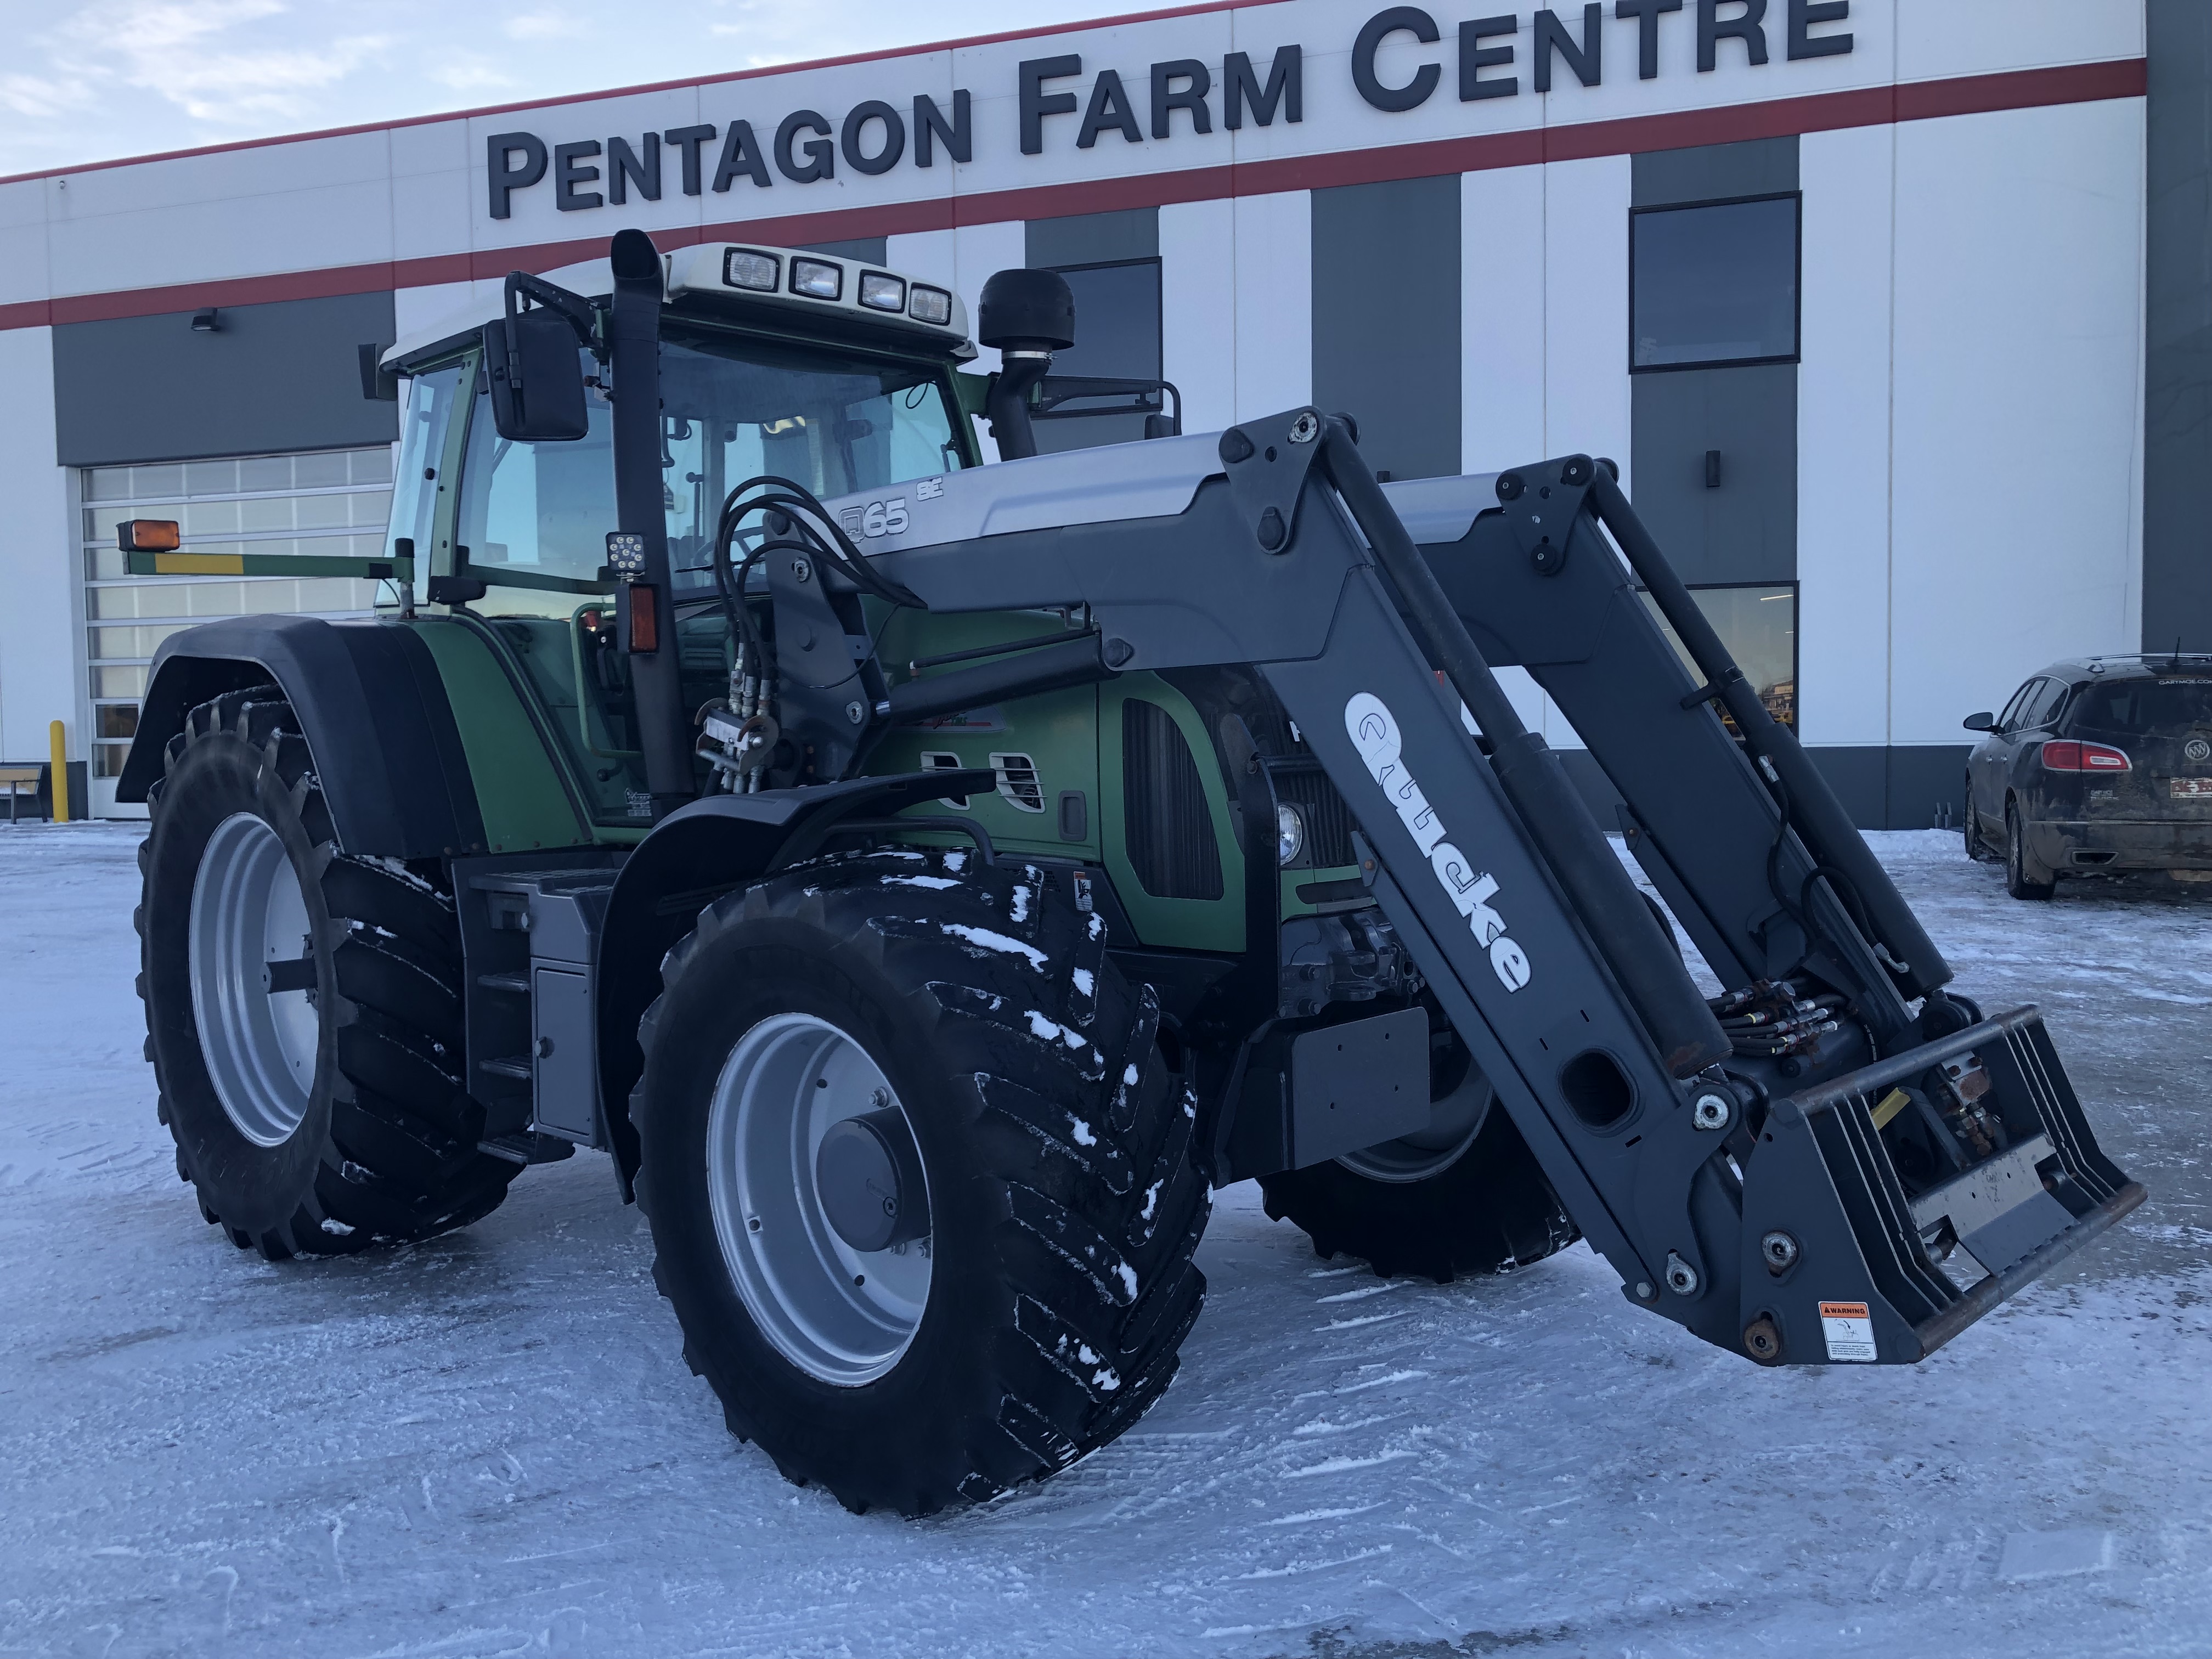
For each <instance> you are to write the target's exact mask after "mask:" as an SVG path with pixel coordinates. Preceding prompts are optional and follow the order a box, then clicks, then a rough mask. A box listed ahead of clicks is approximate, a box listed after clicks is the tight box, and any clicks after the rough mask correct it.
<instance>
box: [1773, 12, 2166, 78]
mask: <svg viewBox="0 0 2212 1659" xmlns="http://www.w3.org/2000/svg"><path fill="white" fill-rule="evenodd" d="M1864 3H1865V0H1860V5H1863V4H1864ZM1893 3H1894V4H1895V6H1896V8H1897V78H1898V79H1899V80H1900V81H1928V80H1933V79H1935V78H1936V77H1937V76H1947V75H1992V74H2001V73H2002V72H2004V71H2006V70H2026V69H2046V68H2049V67H2051V66H2052V65H2054V64H2086V63H2093V62H2095V61H2097V60H2098V59H2100V58H2139V57H2141V56H2142V50H2143V0H1893ZM2190 3H2201V0H2190ZM1860 5H1855V6H1853V7H1852V9H1851V10H1852V14H1853V21H1854V22H1856V21H1857V13H1858V11H1859V9H1860ZM1776 9H1777V10H1779V9H1780V8H1776ZM1854 55H1856V54H1854Z"/></svg>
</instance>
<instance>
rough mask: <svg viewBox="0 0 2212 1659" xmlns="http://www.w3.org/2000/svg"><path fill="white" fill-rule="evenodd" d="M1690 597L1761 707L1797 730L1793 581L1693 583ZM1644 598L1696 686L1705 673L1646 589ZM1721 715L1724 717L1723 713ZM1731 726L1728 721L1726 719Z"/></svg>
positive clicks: (1794, 595) (1779, 720)
mask: <svg viewBox="0 0 2212 1659" xmlns="http://www.w3.org/2000/svg"><path fill="white" fill-rule="evenodd" d="M1690 597H1691V599H1693V600H1695V601H1696V602H1697V606H1698V609H1699V610H1700V611H1703V612H1705V620H1706V621H1707V622H1708V623H1711V624H1712V629H1713V632H1715V633H1716V634H1717V635H1720V636H1721V645H1722V647H1723V648H1724V649H1725V650H1726V651H1727V652H1728V653H1729V656H1730V657H1732V658H1734V659H1735V665H1736V666H1737V667H1739V668H1741V669H1742V670H1743V677H1744V678H1746V679H1747V680H1749V681H1750V682H1751V684H1752V685H1753V687H1754V688H1756V690H1758V692H1759V702H1763V703H1765V705H1766V712H1767V713H1768V714H1771V715H1773V716H1774V718H1775V720H1777V721H1778V722H1779V723H1780V724H1782V725H1784V726H1788V727H1789V728H1790V730H1791V731H1792V732H1795V731H1796V729H1797V586H1796V583H1794V582H1790V583H1773V582H1763V583H1745V584H1737V585H1731V586H1723V587H1693V588H1692V589H1691V590H1690ZM1644 604H1645V605H1649V606H1650V610H1651V619H1652V621H1654V622H1656V623H1658V624H1659V631H1660V632H1661V633H1662V634H1664V635H1666V636H1667V643H1668V644H1669V645H1671V646H1673V647H1674V654H1675V655H1677V656H1679V657H1680V658H1681V659H1682V666H1683V668H1684V669H1685V670H1686V671H1687V672H1688V674H1689V676H1690V678H1691V680H1692V682H1693V683H1694V684H1699V685H1702V684H1705V675H1704V674H1703V673H1702V672H1701V671H1699V668H1698V665H1696V664H1695V663H1693V662H1692V661H1691V660H1690V653H1689V652H1687V651H1686V650H1685V649H1684V648H1683V646H1682V641H1681V640H1680V637H1679V636H1677V635H1676V634H1675V632H1674V629H1672V628H1670V627H1668V625H1667V619H1666V618H1665V617H1662V616H1661V615H1660V614H1659V607H1658V605H1656V604H1655V603H1654V602H1653V600H1652V598H1651V596H1650V594H1649V593H1646V594H1645V595H1644ZM1723 718H1725V717H1723ZM1729 729H1730V730H1734V729H1735V727H1734V723H1733V722H1730V723H1729Z"/></svg>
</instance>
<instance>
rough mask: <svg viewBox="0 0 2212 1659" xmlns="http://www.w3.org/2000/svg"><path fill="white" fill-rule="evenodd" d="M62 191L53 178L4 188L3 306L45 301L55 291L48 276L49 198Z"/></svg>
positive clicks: (0, 216)
mask: <svg viewBox="0 0 2212 1659" xmlns="http://www.w3.org/2000/svg"><path fill="white" fill-rule="evenodd" d="M60 188H61V186H60V185H58V183H57V182H56V181H55V180H53V179H17V180H16V181H15V183H14V184H12V185H0V305H6V304H9V303H12V302H14V301H22V300H43V299H45V298H46V295H48V294H49V293H50V292H52V289H51V287H50V286H49V283H48V281H47V273H46V197H48V196H49V195H52V194H55V193H57V192H58V191H59V190H60Z"/></svg>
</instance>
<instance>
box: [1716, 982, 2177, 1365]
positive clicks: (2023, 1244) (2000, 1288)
mask: <svg viewBox="0 0 2212 1659" xmlns="http://www.w3.org/2000/svg"><path fill="white" fill-rule="evenodd" d="M1977 1063H1978V1069H1979V1072H1980V1073H1981V1074H1982V1075H1983V1076H1984V1077H1985V1079H1986V1088H1985V1091H1984V1092H1982V1093H1980V1094H1979V1095H1978V1096H1977V1097H1976V1098H1975V1100H1974V1105H1976V1106H1977V1107H1978V1109H1979V1110H1978V1114H1977V1124H1978V1128H1979V1129H1980V1130H1981V1131H1982V1138H1983V1139H1984V1140H1985V1141H1986V1142H1987V1144H1988V1150H1987V1151H1986V1152H1982V1154H1981V1155H1980V1156H1979V1157H1978V1158H1973V1159H1972V1161H1966V1162H1962V1163H1961V1164H1960V1166H1959V1167H1956V1168H1949V1169H1944V1170H1939V1171H1936V1172H1935V1176H1934V1177H1933V1178H1928V1179H1923V1180H1917V1181H1915V1182H1913V1183H1912V1186H1911V1189H1910V1190H1908V1187H1907V1183H1906V1182H1905V1180H1904V1179H1903V1178H1902V1177H1901V1176H1900V1175H1899V1165H1898V1161H1897V1159H1896V1158H1895V1157H1893V1151H1894V1150H1895V1149H1897V1148H1898V1147H1899V1145H1900V1143H1901V1142H1902V1140H1903V1138H1904V1137H1905V1135H1907V1134H1908V1133H1911V1130H1912V1123H1911V1120H1910V1116H1909V1114H1910V1113H1913V1112H1917V1113H1919V1114H1920V1115H1923V1117H1924V1116H1925V1115H1927V1112H1928V1109H1929V1108H1928V1106H1927V1101H1928V1098H1929V1094H1930V1093H1932V1092H1933V1091H1923V1089H1922V1088H1921V1086H1920V1085H1922V1082H1923V1079H1930V1076H1931V1073H1942V1072H1944V1071H1945V1070H1946V1068H1947V1067H1948V1068H1952V1069H1954V1070H1956V1069H1960V1068H1965V1069H1969V1070H1971V1069H1972V1068H1973V1067H1974V1066H1976V1065H1977ZM1899 1117H1906V1119H1907V1121H1905V1122H1904V1123H1902V1124H1898V1125H1897V1126H1896V1127H1895V1128H1894V1129H1893V1128H1892V1127H1891V1126H1892V1125H1893V1123H1895V1121H1896V1120H1897V1119H1898V1118H1899ZM1954 1144H1955V1143H1954ZM1922 1173H1923V1175H1924V1174H1926V1173H1927V1172H1926V1171H1924V1170H1923V1171H1922ZM1829 1194H1832V1195H1833V1200H1834V1202H1833V1204H1832V1206H1831V1205H1829V1204H1826V1203H1822V1202H1820V1200H1821V1199H1822V1198H1824V1197H1826V1196H1827V1195H1829ZM2143 1196H2144V1194H2143V1189H2142V1187H2141V1186H2140V1185H2139V1184H2137V1183H2136V1182H2133V1181H2130V1179H2129V1178H2128V1177H2127V1176H2126V1175H2124V1173H2122V1171H2121V1170H2119V1169H2118V1167H2117V1166H2116V1165H2115V1164H2113V1163H2112V1160H2111V1159H2110V1158H2106V1156H2105V1155H2104V1153H2103V1152H2100V1151H2099V1150H2098V1146H2097V1141H2096V1137H2095V1136H2094V1135H2093V1134H2092V1133H2090V1130H2089V1126H2088V1122H2087V1120H2086V1119H2085V1118H2084V1117H2083V1116H2082V1114H2081V1102H2080V1100H2079V1099H2078V1098H2076V1097H2075V1093H2074V1089H2073V1085H2071V1084H2070V1083H2069V1082H2068V1080H2067V1078H2066V1072H2065V1068H2064V1067H2063V1066H2061V1065H2060V1064H2059V1060H2058V1054H2057V1050H2056V1049H2055V1048H2053V1047H2052V1045H2051V1038H2050V1036H2049V1034H2048V1033H2046V1032H2045V1030H2044V1029H2043V1019H2042V1017H2041V1016H2040V1015H2039V1014H2038V1013H2037V1012H2036V1011H2035V1010H2034V1009H2033V1008H2021V1009H2018V1010H2016V1011H2015V1012H2012V1013H2008V1014H2003V1015H2001V1016H1999V1017H1997V1018H1994V1019H1989V1020H1984V1022H1982V1023H1981V1024H1978V1025H1973V1026H1970V1027H1968V1028H1967V1029H1966V1030H1963V1031H1958V1032H1954V1034H1952V1035H1951V1036H1947V1037H1943V1038H1941V1039H1939V1040H1937V1041H1936V1042H1930V1043H1926V1044H1923V1046H1921V1047H1919V1048H1914V1049H1911V1050H1909V1051H1908V1052H1906V1053H1904V1054H1896V1055H1893V1056H1892V1057H1891V1058H1889V1059H1887V1060H1881V1061H1880V1062H1879V1063H1877V1064H1875V1065H1873V1066H1865V1067H1863V1068H1862V1069H1860V1070H1858V1071H1856V1072H1853V1073H1849V1074H1848V1075H1846V1076H1844V1077H1841V1078H1838V1079H1834V1080H1833V1081H1832V1082H1829V1083H1826V1084H1823V1085H1820V1086H1819V1087H1817V1088H1813V1089H1808V1090H1806V1091H1804V1092H1802V1093H1801V1094H1796V1095H1792V1096H1790V1097H1787V1098H1784V1099H1783V1100H1779V1101H1778V1102H1776V1103H1775V1104H1774V1107H1773V1109H1772V1110H1771V1112H1770V1113H1769V1114H1768V1115H1767V1120H1766V1122H1765V1125H1764V1126H1763V1127H1762V1128H1761V1131H1760V1133H1759V1142H1758V1146H1757V1148H1756V1150H1755V1151H1754V1152H1753V1154H1752V1156H1751V1158H1749V1159H1748V1160H1747V1163H1746V1167H1745V1170H1744V1185H1743V1231H1742V1235H1741V1237H1742V1240H1743V1244H1742V1249H1743V1251H1744V1261H1743V1265H1742V1277H1741V1285H1742V1287H1743V1288H1742V1305H1741V1313H1742V1329H1743V1347H1744V1351H1745V1352H1747V1354H1749V1355H1750V1357H1751V1358H1754V1359H1757V1360H1759V1361H1761V1362H1762V1363H1764V1364H1832V1363H1838V1362H1858V1363H1870V1364H1911V1363H1913V1362H1914V1361H1916V1360H1919V1359H1923V1358H1926V1357H1927V1356H1928V1355H1929V1354H1931V1353H1933V1352H1935V1351H1936V1349H1937V1348H1940V1347H1942V1346H1943V1344H1944V1343H1946V1342H1948V1341H1949V1340H1951V1339H1952V1338H1953V1337H1954V1336H1956V1335H1957V1334H1959V1333H1960V1331H1963V1330H1964V1329H1966V1327H1967V1326H1969V1325H1971V1324H1972V1323H1973V1322H1975V1321H1976V1320H1978V1319H1979V1318H1980V1317H1981V1316H1983V1315H1984V1314H1985V1313H1988V1312H1989V1311H1990V1310H1991V1309H1992V1308H1994V1307H1996V1305H1997V1304H1999V1303H2001V1302H2002V1301H2003V1300H2004V1299H2005V1298H2006V1297H2009V1296H2011V1295H2012V1294H2013V1293H2014V1292H2015V1291H2019V1290H2021V1288H2022V1287H2024V1286H2026V1285H2029V1284H2031V1283H2033V1281H2034V1280H2035V1279H2039V1278H2040V1277H2041V1276H2042V1275H2043V1274H2045V1273H2048V1272H2049V1271H2050V1270H2051V1268H2052V1267H2056V1266H2057V1264H2058V1263H2059V1262H2061V1261H2064V1260H2065V1259H2066V1258H2067V1257H2068V1256H2069V1255H2073V1254H2074V1252H2075V1251H2076V1250H2078V1249H2081V1247H2082V1246H2083V1245H2084V1244H2087V1243H2088V1242H2089V1241H2090V1240H2091V1239H2093V1238H2094V1237H2096V1236H2097V1235H2098V1234H2099V1233H2101V1232H2102V1231H2105V1229H2106V1228H2107V1227H2109V1226H2111V1225H2112V1224H2113V1223H2114V1222H2115V1221H2117V1220H2118V1219H2119V1218H2121V1217H2122V1216H2124V1215H2125V1214H2126V1213H2127V1212H2129V1211H2130V1210H2132V1209H2134V1208H2135V1207H2136V1206H2137V1205H2138V1204H2140V1203H2142V1200H2143ZM1808 1200H1809V1201H1808Z"/></svg>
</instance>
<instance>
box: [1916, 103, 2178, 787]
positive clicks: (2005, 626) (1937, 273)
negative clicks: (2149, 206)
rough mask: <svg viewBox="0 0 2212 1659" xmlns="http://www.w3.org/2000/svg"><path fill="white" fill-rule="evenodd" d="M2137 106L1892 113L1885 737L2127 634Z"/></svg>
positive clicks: (2132, 633)
mask: <svg viewBox="0 0 2212 1659" xmlns="http://www.w3.org/2000/svg"><path fill="white" fill-rule="evenodd" d="M2142 115H2143V112H2142V100H2139V99H2125V100H2109V101H2106V102H2100V103H2093V104H2075V105H2065V106H2057V107H2052V108H2045V109H2030V110H2011V111H2005V112H1998V113H1993V114H1987V115H1972V116H1961V117H1958V118H1952V119H1947V120H1941V121H1915V122H1910V123H1907V124H1905V125H1901V126H1899V128H1898V129H1897V155H1898V164H1897V181H1898V182H1897V290H1896V291H1897V335H1896V364H1897V368H1896V376H1897V378H1896V407H1897V425H1896V449H1895V458H1894V466H1895V477H1896V494H1895V507H1894V518H1893V526H1892V546H1893V569H1894V573H1895V574H1894V591H1895V601H1894V607H1893V610H1894V615H1895V617H1896V634H1895V637H1894V650H1895V653H1896V668H1895V672H1894V678H1893V685H1894V708H1895V714H1894V716H1893V721H1892V726H1891V733H1892V736H1891V740H1892V741H1893V742H1896V743H1957V742H1960V741H1961V738H1960V731H1959V721H1960V718H1961V717H1962V716H1964V715H1965V714H1968V713H1969V712H1971V711H1972V710H1974V709H1977V708H1990V707H1993V706H1995V704H1996V702H2000V701H2002V695H2003V694H2004V693H2006V692H2008V691H2009V690H2012V688H2013V687H2014V685H2015V684H2017V683H2018V682H2019V681H2020V680H2021V678H2023V677H2024V676H2025V675H2027V674H2028V673H2030V672H2032V671H2034V670H2035V669H2037V668H2039V667H2041V666H2042V665H2044V664H2045V663H2046V662H2049V661H2051V659H2054V658H2057V657H2063V656H2073V655H2078V654H2082V653H2093V652H2119V651H2127V650H2130V649H2132V648H2133V647H2134V646H2135V644H2136V638H2137V636H2136V625H2137V623H2136V618H2137V613H2138V609H2139V606H2140V604H2141V599H2140V592H2139V583H2140V568H2139V565H2138V563H2137V559H2138V555H2137V553H2136V542H2137V532H2136V526H2135V524H2134V521H2133V516H2132V515H2133V513H2134V512H2135V505H2136V502H2135V480H2136V472H2137V471H2138V469H2139V467H2140V465H2141V457H2140V454H2139V452H2138V449H2137V446H2136V429H2137V417H2138V415H2139V412H2140V410H2141V407H2142V384H2141V374H2140V369H2141V362H2142V358H2141V355H2140V346H2139V341H2140V338H2141V322H2140V319H2139V316H2138V310H2139V299H2140V295H2141V294H2142V205H2143V170H2142V136H2143V134H2142Z"/></svg>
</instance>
